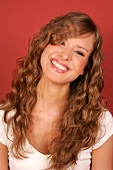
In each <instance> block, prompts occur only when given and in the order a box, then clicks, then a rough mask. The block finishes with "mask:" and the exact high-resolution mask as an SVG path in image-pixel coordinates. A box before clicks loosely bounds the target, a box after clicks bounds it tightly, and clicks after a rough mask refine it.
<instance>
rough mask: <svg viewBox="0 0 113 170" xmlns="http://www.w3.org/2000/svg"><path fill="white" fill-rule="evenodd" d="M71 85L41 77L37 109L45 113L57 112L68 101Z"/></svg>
mask: <svg viewBox="0 0 113 170" xmlns="http://www.w3.org/2000/svg"><path fill="white" fill-rule="evenodd" d="M68 91H69V85H59V84H55V83H52V82H49V81H46V82H45V80H44V79H41V80H40V82H39V84H38V87H37V103H36V106H35V109H36V110H41V111H42V112H43V113H47V114H50V113H53V112H55V113H56V112H57V111H58V110H59V108H62V106H63V105H64V104H65V102H66V98H67V95H68Z"/></svg>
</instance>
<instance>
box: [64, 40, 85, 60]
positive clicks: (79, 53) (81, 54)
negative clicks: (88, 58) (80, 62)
mask: <svg viewBox="0 0 113 170" xmlns="http://www.w3.org/2000/svg"><path fill="white" fill-rule="evenodd" d="M61 45H63V46H65V42H61ZM75 53H77V54H78V55H80V56H83V57H84V54H83V53H82V52H80V51H75Z"/></svg>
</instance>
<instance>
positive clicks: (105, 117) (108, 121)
mask: <svg viewBox="0 0 113 170" xmlns="http://www.w3.org/2000/svg"><path fill="white" fill-rule="evenodd" d="M99 125H100V129H99V132H98V136H97V140H96V143H95V144H94V146H93V149H96V148H98V147H100V146H101V145H102V144H103V143H105V142H106V141H107V140H108V139H109V137H110V136H112V135H113V116H112V114H111V113H110V112H109V111H108V110H106V111H104V112H103V113H102V116H101V118H100V119H99Z"/></svg>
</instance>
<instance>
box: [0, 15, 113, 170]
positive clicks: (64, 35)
mask: <svg viewBox="0 0 113 170" xmlns="http://www.w3.org/2000/svg"><path fill="white" fill-rule="evenodd" d="M101 46H102V38H101V35H100V32H99V30H98V28H97V26H96V25H95V23H94V22H93V21H92V19H91V18H90V17H89V16H88V15H87V14H84V13H82V12H69V13H68V14H66V15H63V16H58V17H56V18H54V19H53V20H51V21H50V22H49V23H48V24H47V25H45V26H44V27H42V29H41V30H40V32H39V33H38V34H37V35H35V37H34V38H33V39H32V41H31V43H30V46H29V49H28V54H27V55H26V56H25V57H23V58H21V59H19V60H18V64H19V69H18V70H16V75H15V77H14V79H13V82H12V85H11V87H12V89H11V92H10V93H9V94H7V95H6V97H5V98H4V99H2V100H1V101H0V109H1V110H0V127H1V128H0V170H8V169H10V170H37V169H38V170H44V169H46V170H47V169H48V170H49V169H53V170H108V169H109V170H112V168H113V165H112V162H113V161H112V154H113V153H112V151H113V149H112V148H113V145H112V142H113V137H112V134H113V118H112V116H111V114H110V112H109V111H108V110H107V109H106V108H105V103H104V99H103V97H102V96H101V91H102V89H103V71H102V59H103V54H102V51H101ZM105 155H106V156H105ZM8 164H9V165H8Z"/></svg>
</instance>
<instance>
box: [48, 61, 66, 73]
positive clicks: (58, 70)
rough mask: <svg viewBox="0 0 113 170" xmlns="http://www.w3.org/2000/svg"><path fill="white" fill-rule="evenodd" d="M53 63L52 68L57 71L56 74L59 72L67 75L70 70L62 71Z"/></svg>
mask: <svg viewBox="0 0 113 170" xmlns="http://www.w3.org/2000/svg"><path fill="white" fill-rule="evenodd" d="M50 63H51V67H52V69H53V70H55V71H56V72H58V73H66V72H67V71H68V70H66V71H65V70H60V69H59V68H57V67H56V66H55V65H54V64H52V62H50Z"/></svg>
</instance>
